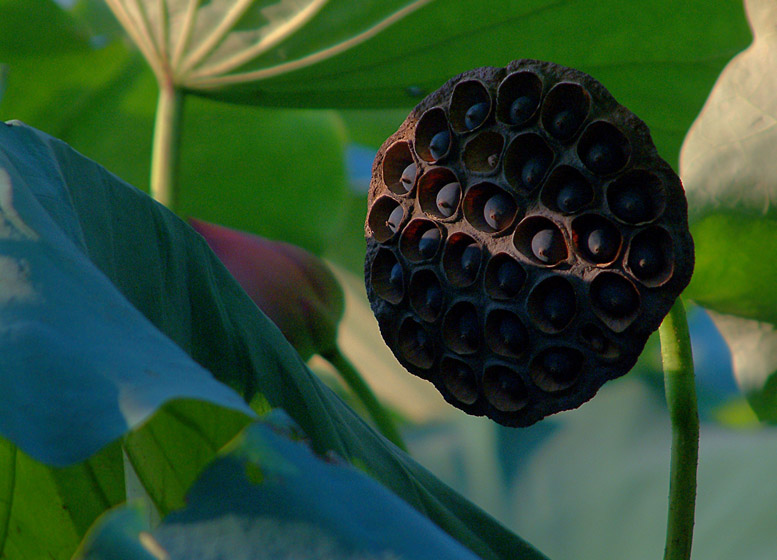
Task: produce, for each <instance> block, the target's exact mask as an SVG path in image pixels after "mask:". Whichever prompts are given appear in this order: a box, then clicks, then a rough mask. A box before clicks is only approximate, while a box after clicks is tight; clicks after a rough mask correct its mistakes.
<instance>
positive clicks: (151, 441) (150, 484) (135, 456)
mask: <svg viewBox="0 0 777 560" xmlns="http://www.w3.org/2000/svg"><path fill="white" fill-rule="evenodd" d="M247 422H248V418H247V417H246V416H245V415H243V414H240V413H238V412H235V411H230V410H225V409H223V408H221V407H217V406H213V405H211V404H209V403H205V402H199V401H192V400H187V401H182V400H178V401H175V402H171V403H167V404H166V405H165V406H163V407H162V408H161V409H160V410H159V411H157V413H156V414H155V415H154V417H153V418H152V419H151V421H150V422H148V423H146V424H145V425H143V426H142V427H141V428H140V429H138V430H135V431H133V432H131V433H130V434H128V435H127V437H126V438H125V440H124V452H125V453H126V454H127V457H128V458H129V460H130V463H131V464H132V468H133V469H134V471H135V473H136V475H137V477H138V479H139V480H140V482H141V484H142V485H143V488H144V490H145V493H146V494H147V495H148V496H149V497H150V498H151V500H152V502H153V503H154V505H155V506H156V508H157V510H158V511H159V512H160V513H161V514H162V515H164V514H167V513H168V512H170V511H173V510H174V509H178V508H181V507H183V506H184V497H185V495H186V492H187V491H188V490H189V488H190V486H191V485H192V483H193V482H194V481H195V480H196V479H197V477H198V476H199V475H200V473H201V472H202V469H203V468H205V466H206V465H207V464H208V463H209V462H210V461H211V460H212V459H213V457H214V456H215V455H216V453H217V452H218V451H219V450H220V449H221V448H222V447H223V446H224V445H225V444H226V443H227V442H228V441H229V440H231V439H232V438H233V437H234V436H235V434H237V433H238V432H239V431H240V430H241V429H242V428H243V427H244V426H245V425H246V423H247Z"/></svg>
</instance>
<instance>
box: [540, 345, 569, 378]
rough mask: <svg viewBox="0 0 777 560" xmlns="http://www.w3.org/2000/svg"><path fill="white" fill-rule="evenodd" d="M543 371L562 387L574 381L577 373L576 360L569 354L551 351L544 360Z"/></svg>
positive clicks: (561, 351)
mask: <svg viewBox="0 0 777 560" xmlns="http://www.w3.org/2000/svg"><path fill="white" fill-rule="evenodd" d="M542 369H544V370H545V372H546V373H547V374H548V375H549V376H550V377H551V379H553V381H555V382H556V383H558V384H560V385H565V384H567V383H569V382H570V381H572V380H573V379H574V377H575V374H576V373H577V371H576V369H577V364H576V360H575V359H574V357H573V356H572V355H570V353H569V352H564V351H563V350H551V351H549V352H547V353H546V354H545V355H544V356H543V358H542Z"/></svg>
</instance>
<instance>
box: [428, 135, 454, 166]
mask: <svg viewBox="0 0 777 560" xmlns="http://www.w3.org/2000/svg"><path fill="white" fill-rule="evenodd" d="M450 144H451V135H450V133H449V132H448V131H447V130H442V131H440V132H438V133H437V134H435V135H434V136H432V141H431V142H429V153H430V154H431V155H432V159H433V160H435V161H437V160H438V159H440V158H441V157H443V156H444V155H445V154H446V152H447V151H448V147H449V146H450Z"/></svg>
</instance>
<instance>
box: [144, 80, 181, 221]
mask: <svg viewBox="0 0 777 560" xmlns="http://www.w3.org/2000/svg"><path fill="white" fill-rule="evenodd" d="M183 95H184V94H183V92H182V91H181V90H180V89H178V88H177V87H176V86H175V84H173V83H172V82H170V81H167V82H164V83H163V82H160V84H159V100H158V101H157V107H156V121H155V122H154V144H153V148H152V151H151V196H152V197H154V200H156V201H158V202H161V203H162V204H164V205H165V206H167V207H168V208H170V209H171V210H173V211H175V204H176V190H177V184H178V148H179V146H180V144H181V117H182V115H183Z"/></svg>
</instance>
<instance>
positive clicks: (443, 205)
mask: <svg viewBox="0 0 777 560" xmlns="http://www.w3.org/2000/svg"><path fill="white" fill-rule="evenodd" d="M460 193H461V186H460V185H459V183H448V184H447V185H445V186H444V187H443V188H441V189H440V192H438V193H437V209H438V210H439V211H440V214H442V216H443V218H448V217H450V216H452V215H453V213H454V212H455V211H456V207H457V206H458V205H459V196H460Z"/></svg>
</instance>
